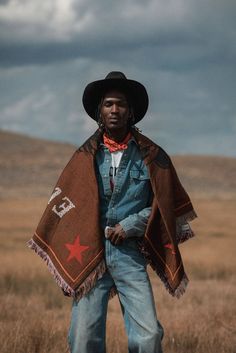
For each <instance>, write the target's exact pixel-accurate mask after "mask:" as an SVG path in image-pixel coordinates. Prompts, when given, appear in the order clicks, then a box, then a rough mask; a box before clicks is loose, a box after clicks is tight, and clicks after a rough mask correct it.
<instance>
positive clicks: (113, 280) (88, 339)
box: [69, 238, 163, 353]
mask: <svg viewBox="0 0 236 353" xmlns="http://www.w3.org/2000/svg"><path fill="white" fill-rule="evenodd" d="M105 255H106V264H107V269H108V270H107V272H106V273H105V274H104V275H103V277H102V278H101V279H100V280H98V282H97V283H96V286H95V287H94V288H93V289H92V290H91V291H90V292H89V293H88V294H87V295H86V296H85V297H83V298H82V299H81V300H80V301H79V302H76V300H74V302H73V306H72V318H71V326H70V331H69V344H70V348H71V353H105V352H106V347H105V338H106V315H107V305H108V299H109V292H110V289H111V288H112V287H113V286H114V285H115V286H116V289H117V292H118V295H119V301H120V304H121V308H122V312H123V316H124V321H125V328H126V332H127V336H128V351H129V353H161V352H162V348H161V339H162V337H163V329H162V326H161V324H160V323H159V321H158V320H157V316H156V311H155V304H154V298H153V293H152V288H151V284H150V280H149V277H148V274H147V272H146V260H145V259H144V258H143V256H142V255H141V254H140V252H139V250H138V247H137V242H136V240H135V239H134V238H131V239H126V240H125V241H124V242H123V244H122V245H118V246H114V245H112V244H111V242H110V241H109V240H105Z"/></svg>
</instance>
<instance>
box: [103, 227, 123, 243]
mask: <svg viewBox="0 0 236 353" xmlns="http://www.w3.org/2000/svg"><path fill="white" fill-rule="evenodd" d="M125 237H126V234H125V231H124V229H123V228H122V227H121V225H120V224H119V223H118V224H116V225H115V227H112V228H109V229H108V232H107V239H109V240H110V242H111V243H112V244H113V245H120V244H121V243H122V242H123V240H124V239H125Z"/></svg>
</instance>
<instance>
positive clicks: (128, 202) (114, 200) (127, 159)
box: [96, 140, 153, 237]
mask: <svg viewBox="0 0 236 353" xmlns="http://www.w3.org/2000/svg"><path fill="white" fill-rule="evenodd" d="M96 167H97V168H96V169H97V179H98V187H99V196H100V215H101V226H102V228H103V229H105V227H106V226H110V227H113V226H114V225H116V224H117V223H120V224H121V226H122V227H123V229H124V231H125V232H126V235H127V237H131V236H136V237H139V236H143V234H144V232H145V229H146V225H147V220H148V217H149V215H150V212H151V207H150V206H151V202H152V198H153V193H152V188H151V184H150V177H149V174H148V170H147V167H146V166H145V164H144V162H143V160H142V158H141V155H140V152H139V149H138V146H137V144H136V142H135V141H134V140H130V141H129V143H128V148H127V149H126V150H125V151H124V153H123V155H122V158H121V162H120V165H119V167H118V170H117V173H116V176H115V177H114V189H113V191H112V190H111V185H110V175H109V172H110V167H111V153H110V152H109V150H108V149H107V148H106V147H105V146H104V145H101V146H100V149H99V150H98V152H97V154H96Z"/></svg>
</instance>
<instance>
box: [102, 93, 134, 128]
mask: <svg viewBox="0 0 236 353" xmlns="http://www.w3.org/2000/svg"><path fill="white" fill-rule="evenodd" d="M129 113H130V111H129V105H128V102H127V99H126V97H125V95H124V94H123V93H121V92H119V91H115V90H114V91H113V90H112V91H109V92H107V93H106V94H105V96H104V99H103V102H102V105H101V117H102V121H103V123H104V125H105V127H106V128H107V129H108V130H110V131H114V130H123V129H124V130H126V129H127V121H128V119H129Z"/></svg>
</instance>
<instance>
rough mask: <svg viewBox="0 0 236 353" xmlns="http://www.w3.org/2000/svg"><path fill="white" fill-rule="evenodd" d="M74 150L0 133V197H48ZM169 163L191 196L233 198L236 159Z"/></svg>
mask: <svg viewBox="0 0 236 353" xmlns="http://www.w3.org/2000/svg"><path fill="white" fill-rule="evenodd" d="M76 149H77V146H74V145H70V144H68V143H59V142H52V141H47V140H43V139H39V138H32V137H28V136H25V135H21V134H17V133H12V132H6V131H1V130H0V151H1V153H0V173H1V182H0V197H1V198H6V197H13V196H14V197H16V196H17V197H21V196H23V195H24V196H26V197H27V196H28V197H32V196H49V195H50V193H51V191H52V189H53V187H54V185H55V183H56V181H57V178H58V176H59V175H60V172H61V171H62V169H63V168H64V167H65V165H66V163H67V162H68V160H69V159H70V157H71V156H72V154H73V152H74V151H75V150H76ZM172 160H173V163H174V165H175V167H176V169H177V171H178V175H179V177H180V179H181V181H182V182H183V185H184V187H185V188H186V190H187V191H188V192H189V193H190V195H191V196H194V197H200V198H209V197H213V198H222V197H223V198H235V197H236V158H232V157H217V156H195V155H186V156H172Z"/></svg>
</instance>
